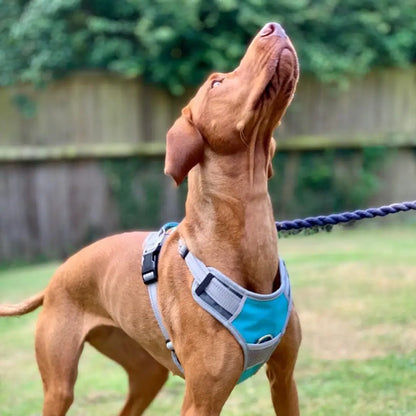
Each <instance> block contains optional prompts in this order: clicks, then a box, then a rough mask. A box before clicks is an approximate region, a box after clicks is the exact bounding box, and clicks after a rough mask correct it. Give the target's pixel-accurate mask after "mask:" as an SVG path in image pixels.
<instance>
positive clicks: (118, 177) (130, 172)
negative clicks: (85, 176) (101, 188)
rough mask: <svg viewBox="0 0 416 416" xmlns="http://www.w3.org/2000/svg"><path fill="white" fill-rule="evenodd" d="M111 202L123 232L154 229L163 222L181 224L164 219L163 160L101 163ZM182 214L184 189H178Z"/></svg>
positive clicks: (120, 160)
mask: <svg viewBox="0 0 416 416" xmlns="http://www.w3.org/2000/svg"><path fill="white" fill-rule="evenodd" d="M103 169H104V171H105V173H106V175H107V178H108V181H109V184H110V189H111V191H112V193H113V197H114V201H115V203H116V205H117V208H118V209H117V212H118V215H119V222H120V227H121V229H122V230H132V229H139V228H141V229H143V228H157V227H160V226H161V225H162V222H163V221H166V220H169V221H174V220H180V218H168V219H166V218H164V217H163V205H164V204H166V203H167V200H166V198H167V196H166V195H164V190H165V187H166V186H170V185H171V184H170V182H169V184H168V185H166V181H168V178H166V176H164V175H163V174H162V172H163V160H161V159H159V158H154V159H149V158H128V159H108V160H104V161H103ZM179 192H180V200H179V203H180V205H181V209H180V211H183V206H184V200H185V193H186V187H182V188H181V189H180V191H179Z"/></svg>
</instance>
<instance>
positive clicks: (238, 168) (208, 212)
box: [180, 152, 278, 293]
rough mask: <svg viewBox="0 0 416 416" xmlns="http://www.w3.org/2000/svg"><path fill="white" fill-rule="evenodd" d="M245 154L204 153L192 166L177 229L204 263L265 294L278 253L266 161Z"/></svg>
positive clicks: (272, 274)
mask: <svg viewBox="0 0 416 416" xmlns="http://www.w3.org/2000/svg"><path fill="white" fill-rule="evenodd" d="M249 153H250V152H242V153H241V154H240V155H235V154H233V155H230V156H220V157H218V155H215V157H212V158H211V157H210V155H209V154H208V155H207V156H206V158H205V160H204V162H203V163H202V164H200V165H197V166H196V167H195V168H194V169H192V170H191V172H190V173H189V181H188V197H187V202H186V216H185V219H184V220H183V222H182V224H181V228H180V233H181V235H182V237H183V238H184V239H185V241H186V243H187V245H188V247H189V249H190V250H191V251H192V252H193V253H194V254H195V255H196V256H197V257H199V258H200V259H201V260H202V261H203V262H204V263H205V264H206V265H207V266H212V267H215V268H217V269H218V270H220V271H221V272H222V273H224V274H226V275H227V276H229V277H230V278H231V279H233V280H234V281H235V282H236V283H238V284H240V285H242V286H243V287H245V288H246V289H248V290H252V291H255V292H258V293H270V292H271V291H272V290H273V284H274V281H275V277H276V275H277V269H278V255H277V231H276V226H275V223H274V217H273V211H272V205H271V201H270V197H269V194H268V191H267V169H266V167H265V166H266V163H267V160H266V157H264V160H261V159H262V158H261V156H260V157H257V158H253V154H249ZM213 156H214V155H213ZM254 159H256V160H254Z"/></svg>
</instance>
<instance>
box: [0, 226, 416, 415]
mask: <svg viewBox="0 0 416 416" xmlns="http://www.w3.org/2000/svg"><path fill="white" fill-rule="evenodd" d="M279 247H280V254H281V255H282V256H283V257H284V259H285V261H286V264H287V266H288V270H289V272H290V276H291V281H292V285H293V290H294V299H295V302H296V305H297V308H298V310H299V313H300V317H301V322H302V328H303V344H302V348H301V354H300V357H299V360H298V365H297V369H296V379H297V381H298V386H299V395H300V402H301V413H302V415H304V416H333V415H337V416H351V415H365V416H371V415H374V416H375V415H377V416H399V415H402V416H414V415H415V409H416V388H415V386H416V325H415V319H416V301H415V299H416V225H415V224H413V225H412V224H407V225H402V226H398V225H396V226H391V225H389V226H388V227H385V228H372V227H369V226H368V225H360V226H357V227H355V228H354V229H347V230H344V229H337V230H334V231H333V232H332V233H329V234H327V233H323V234H317V235H313V236H296V237H291V238H285V239H281V240H280V246H279ZM56 266H57V263H46V264H40V265H32V266H24V267H23V266H22V267H14V268H8V269H6V268H3V269H0V302H1V301H18V300H21V299H22V298H24V297H25V296H27V295H30V294H32V293H34V292H35V291H37V290H39V289H41V288H43V287H44V286H45V285H46V283H47V281H48V279H49V278H50V276H51V274H52V273H53V271H54V269H55V268H56ZM36 315H37V312H35V313H32V314H31V315H27V316H24V317H21V318H3V319H0V415H1V416H12V415H13V416H23V415H24V416H31V415H33V416H34V415H39V414H40V413H41V403H42V386H41V382H40V377H39V375H38V372H37V368H36V364H35V358H34V350H33V332H34V325H35V319H36ZM126 387H127V382H126V377H125V374H124V372H123V371H122V370H121V369H120V368H119V367H118V366H117V365H116V364H114V363H112V362H111V361H109V360H108V359H106V358H104V357H102V356H101V355H99V354H98V353H96V352H95V351H94V350H93V349H92V348H90V347H89V346H86V348H85V351H84V354H83V356H82V359H81V363H80V371H79V377H78V381H77V385H76V391H75V395H76V398H75V403H74V405H73V406H72V408H71V411H70V413H69V414H70V415H72V416H75V415H76V416H81V415H96V416H98V415H100V416H106V415H114V414H116V413H117V411H118V410H120V408H121V406H122V404H123V401H124V395H125V392H126ZM182 392H183V381H182V380H180V379H179V378H177V377H171V378H170V379H169V381H168V383H167V384H166V386H165V388H164V389H163V391H162V392H161V393H160V395H159V396H158V398H157V399H156V400H155V402H154V403H153V404H152V406H151V408H150V409H149V410H148V412H147V415H148V416H156V415H176V414H179V409H180V405H181V398H182ZM222 414H223V415H225V416H233V415H235V416H237V415H239V416H241V415H246V416H248V415H250V416H255V415H262V416H263V415H273V414H274V413H273V410H272V407H271V402H270V398H269V391H268V384H267V380H266V376H265V374H264V372H263V371H261V372H260V373H259V374H258V375H256V376H255V377H253V378H252V379H249V380H248V381H247V382H245V383H243V384H241V385H239V386H237V388H236V389H235V390H234V392H233V394H232V396H231V397H230V399H229V401H228V402H227V404H226V406H225V408H224V411H223V413H222Z"/></svg>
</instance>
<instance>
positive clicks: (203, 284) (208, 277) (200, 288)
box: [195, 273, 215, 296]
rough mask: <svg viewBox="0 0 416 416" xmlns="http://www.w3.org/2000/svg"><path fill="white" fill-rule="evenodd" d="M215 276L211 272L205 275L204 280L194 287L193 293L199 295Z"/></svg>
mask: <svg viewBox="0 0 416 416" xmlns="http://www.w3.org/2000/svg"><path fill="white" fill-rule="evenodd" d="M214 277H215V276H214V275H213V274H211V273H208V274H207V275H206V276H205V277H204V280H202V282H201V283H200V284H199V285H198V287H197V288H196V289H195V293H196V294H197V295H198V296H201V294H202V293H203V292H204V291H205V289H206V288H207V286H208V285H209V284H210V283H211V280H212V279H213V278H214Z"/></svg>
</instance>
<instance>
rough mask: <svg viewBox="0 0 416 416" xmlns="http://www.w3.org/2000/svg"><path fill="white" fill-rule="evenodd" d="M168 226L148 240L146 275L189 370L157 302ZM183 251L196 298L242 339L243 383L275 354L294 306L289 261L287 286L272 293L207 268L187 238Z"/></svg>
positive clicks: (284, 279) (283, 272) (282, 268)
mask: <svg viewBox="0 0 416 416" xmlns="http://www.w3.org/2000/svg"><path fill="white" fill-rule="evenodd" d="M167 229H168V228H167V226H164V227H162V229H161V230H160V231H159V232H155V233H151V234H149V236H148V237H147V238H146V240H145V242H144V251H143V262H142V276H143V280H144V282H145V283H146V285H147V287H148V291H149V296H150V301H151V304H152V308H153V311H154V314H155V317H156V320H157V322H158V324H159V327H160V329H161V332H162V334H163V336H164V337H165V340H166V346H167V348H168V349H169V350H170V351H171V354H172V359H173V361H174V362H175V364H176V365H177V367H178V368H179V370H180V371H181V373H182V374H183V368H182V366H181V365H180V362H179V360H178V357H177V356H176V353H175V350H174V348H173V345H172V342H171V341H170V337H169V334H168V332H167V330H166V328H165V327H164V325H163V322H162V318H161V315H160V311H159V306H158V303H157V262H158V255H159V253H160V249H161V247H162V245H163V242H164V240H165V238H166V235H167V234H166V232H167ZM179 253H180V255H181V256H182V258H184V260H185V262H186V264H187V266H188V268H189V270H190V272H191V274H192V276H193V277H194V281H193V284H192V296H193V298H194V300H195V301H196V302H197V303H198V304H199V305H200V306H201V307H202V308H203V309H205V310H206V311H207V312H209V313H210V314H211V315H212V316H213V317H214V318H215V319H217V320H218V321H219V322H221V324H222V325H224V326H225V327H226V328H227V329H228V330H229V331H230V332H231V334H232V335H233V336H234V337H235V338H236V340H237V341H238V343H239V344H240V346H241V348H242V350H243V354H244V368H243V373H242V375H241V377H240V379H239V382H241V381H243V380H245V379H246V378H248V377H250V376H251V375H253V374H255V373H256V372H257V371H258V369H259V368H260V367H261V366H262V365H263V364H264V363H265V362H266V361H268V359H269V358H270V356H271V354H272V353H273V351H274V350H275V349H276V347H277V345H278V344H279V342H280V340H281V338H282V336H283V334H284V332H285V330H286V326H287V323H288V320H289V316H290V311H291V307H292V297H291V290H290V282H289V276H288V273H287V270H286V266H285V264H284V262H283V260H280V261H279V271H280V280H281V285H280V287H279V289H278V290H276V291H275V292H273V293H271V294H268V295H261V294H258V293H254V292H251V291H248V290H246V289H245V288H243V287H241V286H240V285H238V284H236V283H235V282H233V281H232V280H231V279H229V278H228V277H227V276H225V275H224V274H222V273H221V272H220V271H218V270H217V269H215V268H213V267H207V266H206V265H205V264H204V263H203V262H202V261H201V260H199V259H198V258H197V257H196V256H194V255H193V254H192V253H191V252H190V251H189V250H188V248H187V247H186V245H185V243H184V242H183V241H180V244H179Z"/></svg>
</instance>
